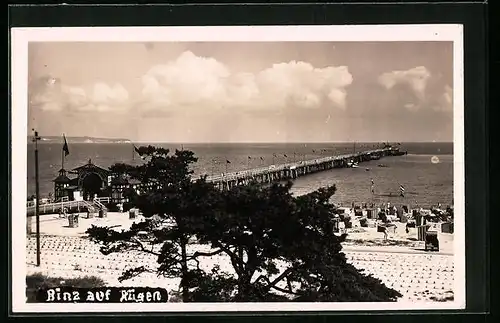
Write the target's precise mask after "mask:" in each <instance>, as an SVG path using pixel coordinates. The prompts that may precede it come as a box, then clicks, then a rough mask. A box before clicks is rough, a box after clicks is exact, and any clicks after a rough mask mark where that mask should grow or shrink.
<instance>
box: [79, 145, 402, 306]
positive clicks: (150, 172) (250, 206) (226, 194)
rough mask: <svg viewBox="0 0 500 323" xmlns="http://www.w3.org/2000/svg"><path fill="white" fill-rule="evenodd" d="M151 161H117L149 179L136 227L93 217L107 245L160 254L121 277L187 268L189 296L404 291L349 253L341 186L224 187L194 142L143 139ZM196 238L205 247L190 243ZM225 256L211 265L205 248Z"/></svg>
mask: <svg viewBox="0 0 500 323" xmlns="http://www.w3.org/2000/svg"><path fill="white" fill-rule="evenodd" d="M139 150H140V152H141V154H142V155H143V156H145V157H146V162H145V163H144V164H143V165H140V166H134V167H132V166H130V167H129V166H128V165H123V164H121V165H114V166H112V167H113V169H114V170H115V171H120V172H123V173H127V174H128V176H130V177H132V178H135V179H138V180H139V181H141V182H142V183H143V184H146V183H148V184H149V185H146V186H144V187H143V189H142V191H141V192H140V194H135V195H134V196H133V203H134V204H135V206H136V207H138V208H139V209H140V210H141V211H142V212H143V214H144V216H145V217H146V221H144V222H140V223H138V224H134V225H133V226H132V227H131V228H130V230H126V231H122V232H117V231H114V230H112V229H111V228H106V227H104V228H103V227H95V226H94V227H91V228H90V229H88V230H87V233H88V234H89V236H90V237H91V238H92V239H94V240H95V241H97V242H99V243H101V244H102V247H101V252H103V253H105V254H108V253H111V252H126V251H127V250H131V249H133V250H139V251H142V252H147V253H152V254H154V255H156V256H157V261H158V267H157V268H145V267H144V266H143V267H139V268H135V269H132V270H128V271H127V272H125V273H123V275H122V277H121V279H127V278H131V277H134V276H136V275H139V274H140V273H142V272H145V271H153V272H156V273H157V274H158V275H162V276H166V277H180V278H181V284H180V289H181V295H182V300H183V301H184V302H189V301H198V302H211V301H218V302H221V301H228V302H229V301H233V302H234V301H239V302H253V301H393V300H395V299H396V298H397V297H400V296H401V295H400V294H399V293H398V292H397V291H395V290H393V289H390V288H387V287H386V286H384V285H383V284H382V283H381V282H380V281H379V280H378V279H375V278H373V277H371V276H366V275H364V274H363V273H362V272H361V271H359V270H358V269H356V268H355V267H354V266H352V265H350V264H349V263H347V260H346V257H345V255H344V254H343V253H342V252H341V249H342V245H341V243H342V242H343V241H344V240H345V237H346V234H343V235H336V234H335V233H334V220H333V214H334V212H335V211H336V209H335V206H334V205H333V204H332V203H331V198H332V196H333V195H334V194H335V191H336V187H335V186H330V187H326V188H321V189H319V190H317V191H315V192H312V193H310V194H307V195H303V196H299V197H296V196H293V195H292V194H291V192H290V189H291V187H292V183H291V182H288V183H285V184H279V183H275V184H272V185H269V186H267V187H266V186H262V185H258V184H257V183H250V184H249V185H244V186H236V187H234V188H232V189H230V190H226V191H219V190H218V189H216V188H215V186H214V185H212V184H211V183H207V181H206V178H204V177H202V178H200V179H198V180H196V181H195V180H193V179H192V178H191V174H192V172H191V171H190V165H191V164H192V163H195V162H196V161H197V158H196V157H195V156H194V154H193V153H192V152H191V151H184V150H183V151H179V150H176V151H175V153H174V154H170V152H169V151H168V150H166V149H163V148H155V147H152V146H149V147H140V148H139ZM193 240H196V243H197V244H199V246H202V245H203V246H205V248H195V247H194V246H193V248H190V241H193ZM212 256H218V257H220V258H219V259H226V261H227V263H228V264H229V267H230V268H232V273H231V272H224V271H222V270H221V269H220V267H219V266H215V267H214V268H213V269H212V270H211V271H208V272H207V271H204V270H202V269H201V267H200V263H201V262H202V261H203V260H204V259H205V260H206V258H207V257H212Z"/></svg>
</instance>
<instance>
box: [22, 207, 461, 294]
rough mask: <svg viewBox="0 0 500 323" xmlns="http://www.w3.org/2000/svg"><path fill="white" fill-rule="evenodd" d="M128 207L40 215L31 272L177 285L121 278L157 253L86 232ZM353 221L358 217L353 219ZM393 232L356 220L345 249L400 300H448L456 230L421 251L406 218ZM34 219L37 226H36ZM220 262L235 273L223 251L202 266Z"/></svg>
mask: <svg viewBox="0 0 500 323" xmlns="http://www.w3.org/2000/svg"><path fill="white" fill-rule="evenodd" d="M141 220H142V219H141V218H140V217H139V218H137V219H135V220H130V219H129V218H128V213H111V212H110V213H108V216H107V217H106V218H92V219H86V218H82V217H81V218H80V219H79V227H77V228H70V227H68V220H67V219H64V218H59V216H58V215H44V216H42V217H41V224H40V231H41V235H42V236H41V252H42V253H41V266H40V267H36V266H35V265H34V264H35V259H36V242H35V237H34V236H30V237H28V238H27V240H26V257H27V259H26V262H27V274H33V273H38V272H40V273H43V274H46V275H49V276H52V277H62V278H71V277H78V276H85V275H95V276H98V277H101V278H102V279H103V280H105V281H106V283H107V284H108V285H109V286H149V287H164V288H167V289H168V290H177V289H178V284H179V279H177V278H175V279H171V278H164V277H160V278H158V277H157V276H156V274H143V275H141V276H139V277H136V278H134V279H131V280H127V281H124V282H123V283H119V282H118V277H119V276H120V274H121V273H122V272H123V270H125V269H127V268H133V267H137V266H147V267H150V268H155V266H156V259H155V258H154V256H151V255H146V254H142V253H137V252H129V253H126V254H125V253H121V254H111V255H108V256H104V255H103V254H101V253H100V251H99V246H98V245H97V244H95V243H93V242H91V241H89V240H88V239H86V238H85V236H86V235H85V230H86V229H87V228H88V227H90V225H92V224H94V225H101V226H117V227H116V228H115V230H120V229H127V228H129V227H130V225H131V224H132V223H133V222H134V221H136V222H137V221H141ZM354 224H355V223H354ZM396 225H397V227H396V230H395V232H394V233H390V234H389V239H388V240H384V238H383V234H382V233H380V232H376V231H377V230H376V228H370V227H369V228H361V227H359V226H358V227H357V226H356V224H355V226H354V227H353V228H352V229H348V240H347V241H346V242H345V243H344V244H343V246H344V248H343V252H344V253H345V254H346V256H347V259H348V261H349V262H350V263H352V264H353V265H354V266H355V267H356V268H358V269H363V270H365V273H367V274H371V275H373V276H375V277H377V278H379V279H380V280H382V281H383V282H384V283H385V284H386V285H387V286H389V287H392V288H394V289H396V290H398V291H399V292H400V293H401V294H403V297H402V298H401V299H400V300H401V301H429V300H439V301H446V300H452V299H453V284H454V260H453V259H454V258H453V234H446V233H441V232H439V231H438V237H439V241H440V251H439V252H425V251H423V248H424V244H423V242H418V241H416V234H417V233H416V230H415V229H414V228H413V229H410V232H409V233H406V232H405V224H403V223H396ZM34 229H35V228H34V223H33V230H34ZM190 249H191V251H195V250H200V249H207V246H202V245H197V244H192V245H190ZM215 264H219V265H220V267H221V270H223V271H226V272H229V273H231V272H232V268H231V266H230V265H229V262H228V259H225V257H223V256H214V257H205V259H204V260H203V261H201V268H202V269H206V270H210V269H211V268H212V267H213V266H214V265H215Z"/></svg>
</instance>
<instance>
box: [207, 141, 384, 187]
mask: <svg viewBox="0 0 500 323" xmlns="http://www.w3.org/2000/svg"><path fill="white" fill-rule="evenodd" d="M387 151H389V150H388V149H376V150H369V151H363V152H359V153H355V154H345V155H338V156H326V157H320V158H316V159H312V160H305V161H298V162H292V163H285V164H279V165H271V166H265V167H259V168H253V169H248V170H242V171H237V172H230V173H224V174H220V175H219V174H218V175H208V176H207V181H208V182H221V181H234V180H238V179H246V178H252V177H255V176H260V175H263V174H269V173H276V172H281V171H284V170H293V169H296V168H299V167H306V166H314V165H319V164H324V163H328V162H333V161H342V160H350V159H356V158H359V157H360V156H363V155H371V154H384V153H386V152H387Z"/></svg>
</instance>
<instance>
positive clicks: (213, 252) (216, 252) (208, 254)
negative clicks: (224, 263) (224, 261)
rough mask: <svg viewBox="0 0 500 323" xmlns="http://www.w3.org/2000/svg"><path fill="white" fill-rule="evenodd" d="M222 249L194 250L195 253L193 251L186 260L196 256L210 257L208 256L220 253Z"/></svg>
mask: <svg viewBox="0 0 500 323" xmlns="http://www.w3.org/2000/svg"><path fill="white" fill-rule="evenodd" d="M222 251H223V250H222V249H218V250H215V251H212V252H201V251H196V252H195V253H193V254H192V255H191V256H189V258H188V260H192V259H194V258H197V257H210V256H215V255H218V254H220V253H222Z"/></svg>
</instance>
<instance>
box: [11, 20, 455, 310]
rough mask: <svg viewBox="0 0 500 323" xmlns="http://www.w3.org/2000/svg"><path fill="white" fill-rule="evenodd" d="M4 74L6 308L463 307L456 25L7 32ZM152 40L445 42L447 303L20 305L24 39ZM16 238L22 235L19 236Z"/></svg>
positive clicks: (23, 227)
mask: <svg viewBox="0 0 500 323" xmlns="http://www.w3.org/2000/svg"><path fill="white" fill-rule="evenodd" d="M11 40H12V41H11V47H12V52H11V57H12V61H11V64H12V65H11V67H12V69H11V75H12V111H11V116H12V120H11V121H12V192H13V194H12V311H13V313H29V312H31V313H33V312H37V313H43V312H65V313H74V312H124V311H126V312H189V311H192V312H221V311H224V312H234V311H297V312H300V311H338V310H342V311H349V310H353V311H363V310H373V311H380V310H416V309H418V310H422V309H441V310H442V309H464V308H465V168H464V161H465V160H464V158H465V156H464V118H463V115H464V83H463V27H462V25H444V24H443V25H441V24H440V25H366V26H354V25H352V26H349V25H346V26H238V27H216V26H214V27H139V28H136V27H105V28H101V27H85V28H67V27H62V28H13V29H12V32H11ZM30 41H31V42H35V41H36V42H42V41H43V42H47V41H51V42H69V41H71V42H74V41H79V42H83V41H88V42H90V41H92V42H97V41H99V42H134V41H135V42H153V41H175V42H192V41H219V42H222V41H224V42H231V41H240V42H241V41H260V42H263V41H269V42H277V41H280V42H282V41H307V42H315V41H336V42H339V41H348V42H361V41H453V43H454V48H453V58H454V81H453V90H454V91H453V93H454V98H453V102H454V124H453V129H454V150H453V151H454V171H453V173H454V197H455V198H454V207H455V233H454V235H455V236H454V252H455V288H454V295H455V300H454V301H453V302H446V303H411V302H407V303H401V302H398V303H300V304H299V303H230V304H228V303H213V304H204V303H192V304H183V303H167V304H126V305H124V304H96V303H92V304H27V303H25V298H26V296H25V285H26V284H25V277H26V264H25V259H26V254H25V253H26V248H25V244H26V238H25V237H26V235H25V232H26V217H25V216H23V214H25V208H26V205H25V201H26V186H27V181H26V169H27V153H26V146H27V138H26V136H27V134H28V129H27V120H28V115H27V106H28V102H27V101H28V98H27V79H28V42H30ZM21 233H22V234H21Z"/></svg>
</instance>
